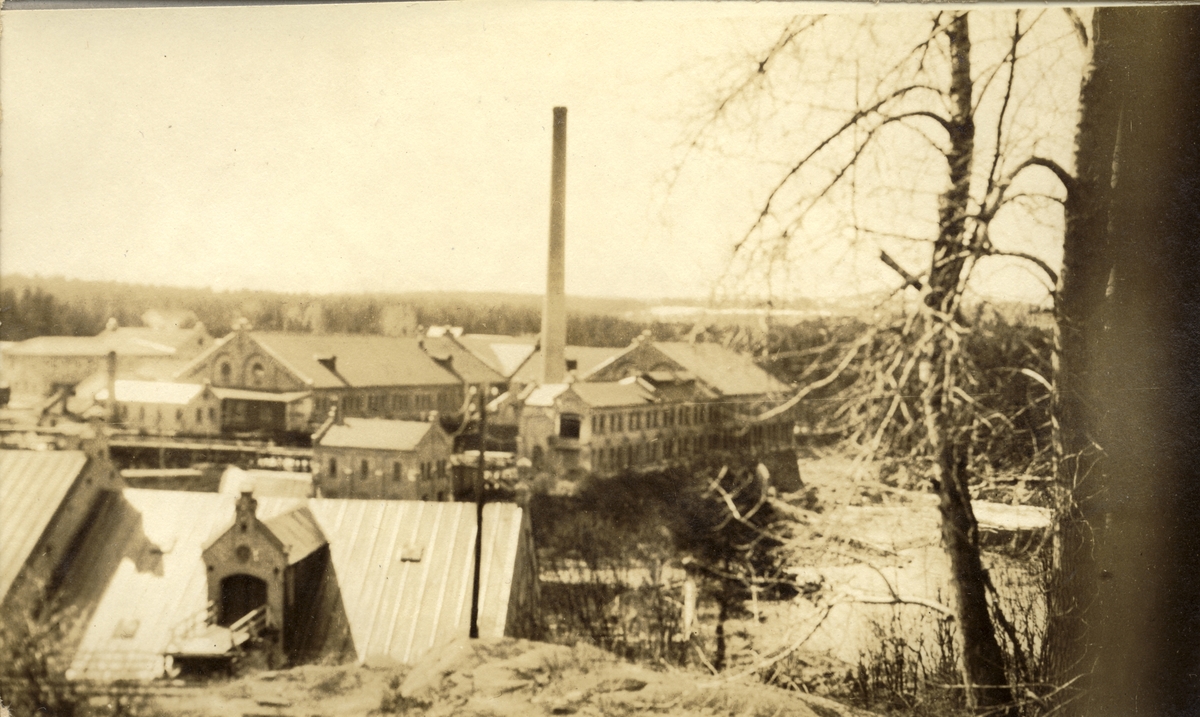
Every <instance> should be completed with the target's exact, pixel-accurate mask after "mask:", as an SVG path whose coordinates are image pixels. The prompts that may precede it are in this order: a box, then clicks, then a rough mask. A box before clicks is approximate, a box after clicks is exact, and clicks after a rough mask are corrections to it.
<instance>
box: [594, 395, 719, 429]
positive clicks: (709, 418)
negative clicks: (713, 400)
mask: <svg viewBox="0 0 1200 717" xmlns="http://www.w3.org/2000/svg"><path fill="white" fill-rule="evenodd" d="M716 418H717V406H715V405H712V404H707V403H697V404H689V405H684V406H674V407H667V408H657V409H652V410H648V411H629V412H621V413H599V414H595V415H593V416H592V433H595V434H601V433H621V432H622V431H639V430H641V429H643V428H658V427H659V426H676V425H678V426H692V425H696V426H699V425H703V424H705V423H711V422H713V421H715V420H716Z"/></svg>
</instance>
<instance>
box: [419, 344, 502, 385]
mask: <svg viewBox="0 0 1200 717" xmlns="http://www.w3.org/2000/svg"><path fill="white" fill-rule="evenodd" d="M424 346H425V353H427V354H429V355H430V356H431V357H433V358H434V359H435V360H437V361H438V362H439V363H441V364H442V365H443V366H444V367H446V368H449V369H450V370H451V371H453V372H454V373H456V374H458V375H459V376H460V377H462V380H463V381H465V382H466V383H474V384H479V383H503V382H504V381H506V380H508V379H507V376H502V375H501V374H500V373H499V372H498V371H496V370H495V369H493V368H492V367H491V366H489V365H488V364H487V363H485V362H484V361H483V360H482V359H480V358H479V357H478V356H476V355H475V354H474V353H472V352H471V351H470V350H469V349H468V348H467V347H465V346H463V345H462V344H460V343H458V341H457V340H456V339H455V338H454V337H453V336H449V335H446V336H429V337H426V338H425V340H424Z"/></svg>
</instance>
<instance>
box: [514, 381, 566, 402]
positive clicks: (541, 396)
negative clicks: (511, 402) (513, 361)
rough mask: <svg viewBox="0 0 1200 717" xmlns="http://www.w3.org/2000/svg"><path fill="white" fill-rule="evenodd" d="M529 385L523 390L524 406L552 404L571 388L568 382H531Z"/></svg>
mask: <svg viewBox="0 0 1200 717" xmlns="http://www.w3.org/2000/svg"><path fill="white" fill-rule="evenodd" d="M531 386H532V387H531V388H530V389H528V390H527V391H525V392H524V402H525V405H526V406H542V407H548V406H553V405H554V401H555V399H557V398H558V397H559V396H561V395H563V394H564V393H566V392H567V389H569V388H571V384H569V383H546V384H531Z"/></svg>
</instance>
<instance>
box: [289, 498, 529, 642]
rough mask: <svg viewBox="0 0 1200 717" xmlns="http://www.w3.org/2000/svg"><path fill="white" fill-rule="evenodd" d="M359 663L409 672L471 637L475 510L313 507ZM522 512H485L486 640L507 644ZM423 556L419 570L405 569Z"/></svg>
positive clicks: (318, 503) (424, 505)
mask: <svg viewBox="0 0 1200 717" xmlns="http://www.w3.org/2000/svg"><path fill="white" fill-rule="evenodd" d="M309 508H310V509H311V510H312V512H313V514H314V515H315V516H316V517H317V521H318V523H319V524H320V526H321V529H322V531H323V532H324V533H325V536H326V538H327V539H328V540H329V550H330V556H331V558H332V561H333V567H334V570H336V571H337V576H338V583H339V585H340V587H341V593H342V602H343V606H344V607H345V610H346V617H347V619H348V620H349V623H350V632H351V635H352V636H353V638H354V647H355V650H356V651H357V653H358V659H359V660H360V661H365V660H368V659H379V658H387V659H391V660H395V661H396V662H400V663H412V662H413V661H414V660H416V659H418V658H419V657H421V656H422V655H424V654H425V653H426V652H428V651H429V650H430V649H432V648H433V647H434V646H436V645H440V644H442V643H445V642H449V641H450V640H453V639H454V638H456V637H465V636H466V635H467V633H468V629H469V627H470V624H469V623H470V611H471V582H472V570H473V567H474V551H475V505H474V504H472V503H431V502H420V501H382V500H333V499H313V500H311V501H309ZM521 515H522V514H521V509H520V508H519V507H517V506H516V505H513V504H510V503H492V504H489V505H486V506H484V514H483V556H482V567H481V571H480V610H479V635H480V637H501V636H503V634H504V628H505V621H506V619H507V613H508V602H509V593H510V591H511V589H512V578H513V566H514V564H515V562H516V559H517V548H518V543H519V539H520V532H521ZM404 553H408V556H407V557H411V556H413V555H416V554H418V553H420V555H421V557H420V560H418V561H415V562H414V561H411V560H404V559H402V557H405V556H404V555H403V554H404Z"/></svg>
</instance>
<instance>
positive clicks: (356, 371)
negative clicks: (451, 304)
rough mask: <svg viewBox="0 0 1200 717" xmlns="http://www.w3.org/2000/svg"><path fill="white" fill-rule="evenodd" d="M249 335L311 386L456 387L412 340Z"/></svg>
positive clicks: (451, 377) (456, 380)
mask: <svg viewBox="0 0 1200 717" xmlns="http://www.w3.org/2000/svg"><path fill="white" fill-rule="evenodd" d="M249 336H250V337H251V338H252V339H253V340H254V341H256V342H257V343H258V344H259V345H260V346H262V347H263V348H264V349H265V350H266V351H267V352H268V353H270V354H272V355H273V356H275V357H276V358H277V359H279V360H280V361H281V362H283V363H284V364H285V365H286V366H288V367H289V368H290V369H291V370H293V371H294V372H296V373H297V374H298V378H300V379H301V380H304V381H306V382H311V385H312V386H313V387H314V388H342V387H345V386H351V387H356V388H369V387H373V386H446V385H461V384H462V381H461V380H460V379H459V378H458V377H457V376H455V375H454V374H453V373H452V372H451V371H449V370H447V369H446V368H444V367H442V366H440V365H439V364H438V363H437V362H436V361H434V360H433V359H432V358H431V357H430V356H429V355H428V354H427V353H425V351H424V350H422V348H421V346H420V344H419V341H420V339H416V338H404V337H393V336H357V335H354V336H351V335H334V334H330V335H320V334H292V333H273V332H260V331H252V332H250V333H249ZM328 359H334V360H333V366H334V370H333V371H331V370H330V369H329V367H328V366H327V365H326V364H325V363H322V362H321V360H328Z"/></svg>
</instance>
